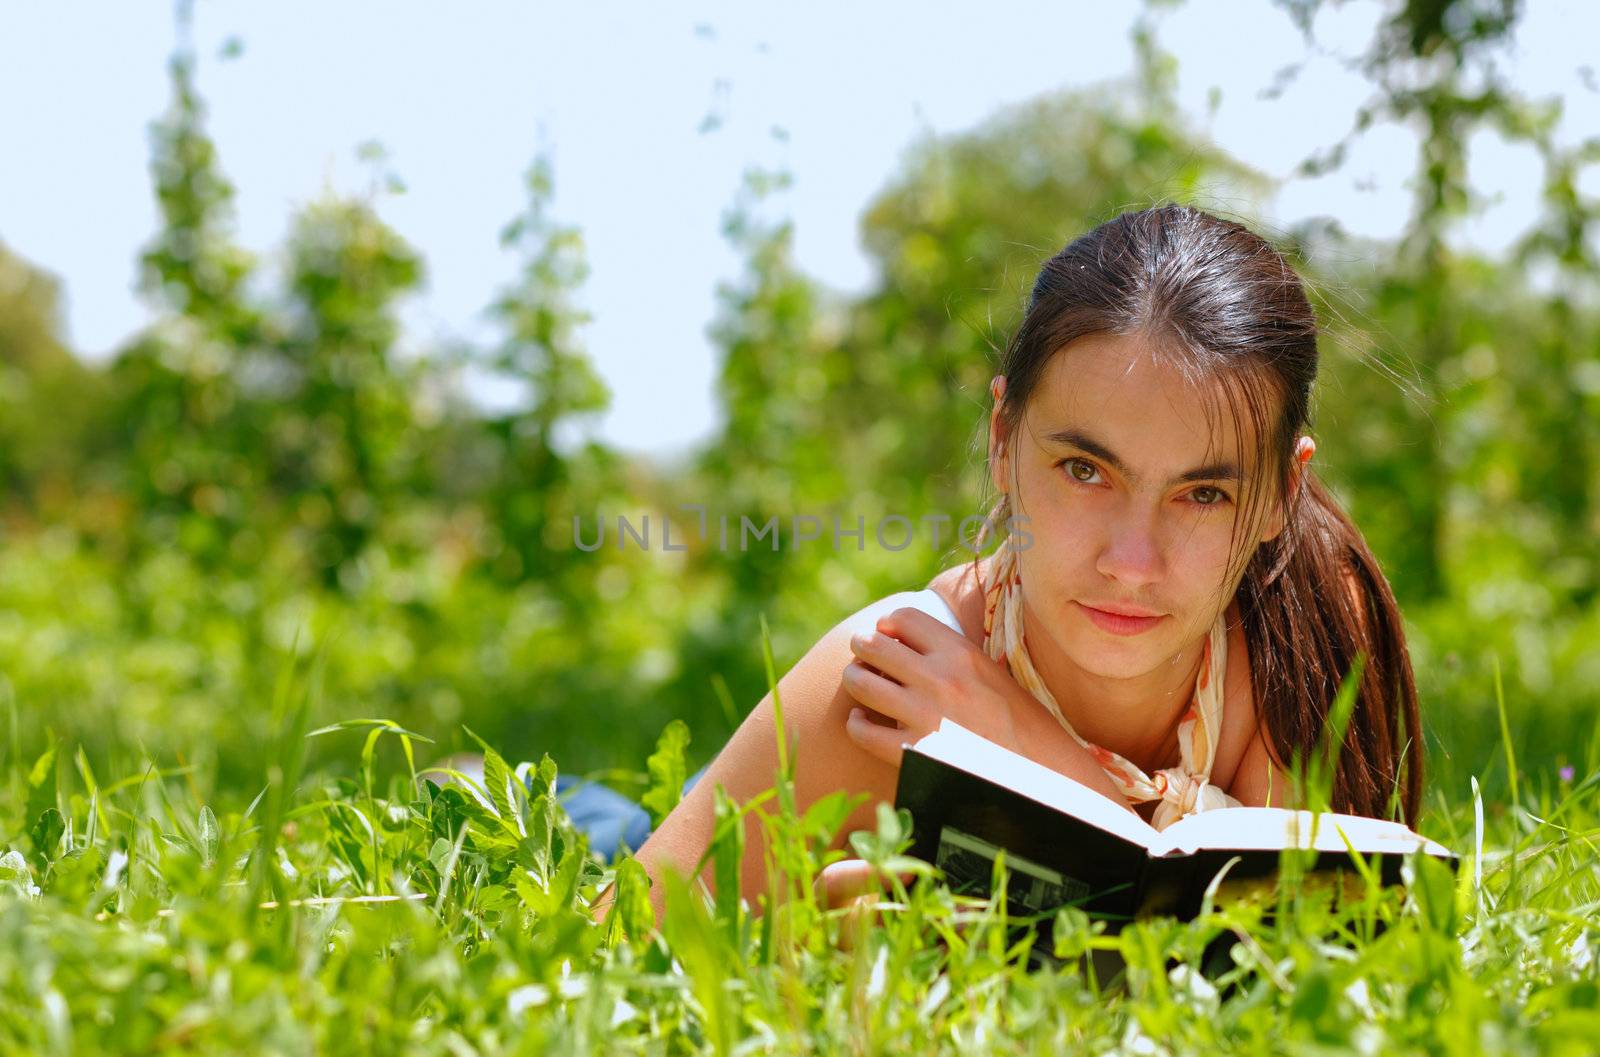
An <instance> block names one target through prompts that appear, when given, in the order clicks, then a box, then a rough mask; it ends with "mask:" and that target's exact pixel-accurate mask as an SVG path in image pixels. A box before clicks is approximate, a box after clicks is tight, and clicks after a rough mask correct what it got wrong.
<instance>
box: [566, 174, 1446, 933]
mask: <svg viewBox="0 0 1600 1057" xmlns="http://www.w3.org/2000/svg"><path fill="white" fill-rule="evenodd" d="M1316 370H1317V327H1316V320H1315V315H1314V313H1313V311H1312V308H1311V305H1310V303H1309V302H1308V300H1307V298H1306V296H1305V293H1304V291H1303V289H1302V285H1301V282H1300V280H1299V278H1298V276H1297V275H1296V274H1295V272H1294V271H1293V269H1292V268H1291V267H1290V266H1289V265H1288V263H1287V262H1286V261H1285V260H1284V259H1283V257H1282V256H1280V255H1279V254H1278V253H1277V252H1276V251H1275V250H1274V249H1273V248H1272V247H1271V246H1270V245H1269V244H1268V243H1267V242H1266V241H1264V240H1263V239H1261V238H1260V237H1258V236H1257V235H1255V234H1252V233H1251V232H1250V231H1249V230H1247V229H1246V228H1244V227H1242V226H1241V225H1239V224H1236V223H1233V222H1231V221H1227V220H1223V219H1220V218H1218V217H1215V216H1212V215H1210V214H1208V213H1205V212H1202V211H1199V210H1196V209H1193V208H1189V207H1184V206H1177V205H1171V204H1169V205H1164V206H1161V207H1158V208H1151V209H1147V210H1144V211H1141V212H1130V213H1125V214H1123V215H1121V216H1119V217H1117V218H1115V219H1113V220H1111V221H1108V222H1107V223H1104V224H1102V225H1100V226H1099V227H1097V228H1095V229H1094V230H1093V231H1090V232H1088V233H1087V234H1085V235H1083V236H1081V237H1080V238H1078V239H1076V240H1075V241H1073V242H1072V243H1071V244H1070V245H1068V246H1067V247H1066V248H1065V249H1063V250H1062V251H1061V252H1060V253H1058V254H1056V255H1055V256H1054V257H1052V258H1051V259H1050V260H1048V261H1047V262H1045V264H1044V266H1043V268H1042V269H1041V271H1040V273H1039V276H1038V279H1037V281H1036V282H1035V284H1034V288H1033V293H1032V296H1031V297H1030V299H1029V303H1028V308H1027V312H1026V315H1025V317H1024V318H1023V321H1022V323H1021V326H1020V328H1019V329H1018V331H1017V332H1016V334H1015V335H1014V337H1013V339H1012V340H1011V342H1010V343H1009V346H1008V347H1007V349H1006V350H1005V353H1004V358H1003V361H1002V363H1001V365H1000V373H999V375H998V376H997V377H996V378H995V379H994V381H993V383H992V385H991V390H990V392H991V395H992V397H993V400H994V406H993V408H992V410H991V413H990V417H989V449H988V450H989V463H988V465H989V470H990V479H991V481H992V484H993V486H994V488H995V489H996V491H997V493H998V496H997V498H996V500H995V502H994V505H993V507H992V509H991V511H990V515H989V518H988V521H987V522H986V524H985V526H984V530H983V532H982V533H980V535H979V538H978V540H977V541H975V545H974V547H973V550H974V553H981V552H982V550H983V548H984V544H985V542H986V540H987V539H988V537H989V536H990V535H991V534H992V533H998V532H1000V531H1001V530H1002V529H1003V530H1005V535H1004V538H1003V540H1002V541H1001V544H1000V546H999V548H998V550H996V551H995V552H994V553H993V554H991V555H989V556H987V557H984V558H976V557H975V558H974V559H973V560H972V561H971V562H968V563H963V564H961V565H958V566H955V567H953V568H950V569H947V570H945V571H944V572H942V573H940V574H939V575H938V576H936V577H935V578H934V579H933V581H932V582H931V583H930V584H929V585H928V588H927V589H926V590H925V591H922V592H907V593H905V594H901V595H892V596H890V597H888V598H886V599H883V600H880V601H879V602H877V603H874V604H873V605H872V606H869V607H867V608H866V609H864V610H862V611H861V612H859V613H857V614H854V615H853V616H851V617H849V618H847V619H845V620H843V621H841V622H840V623H839V624H838V625H837V626H835V627H834V628H833V629H832V630H830V631H829V632H828V633H827V634H825V635H824V636H823V637H822V638H821V639H820V640H819V641H818V642H817V643H816V645H815V646H813V647H812V648H811V649H810V650H809V651H808V652H807V653H806V654H805V656H804V657H802V658H801V659H800V660H799V662H797V663H796V664H795V665H794V667H793V668H792V669H791V670H790V671H789V672H788V673H787V674H785V675H784V676H783V677H782V679H780V680H779V683H778V689H779V693H780V694H781V695H782V700H783V712H784V718H785V721H786V723H787V725H788V729H789V742H790V745H791V747H792V751H793V755H794V769H795V782H796V794H797V798H798V802H799V807H800V808H801V809H802V810H804V809H805V808H806V807H807V806H808V805H810V804H811V803H812V802H813V801H815V800H816V799H817V798H819V797H821V796H823V795H825V794H828V793H831V792H833V791H835V790H840V789H842V790H847V791H849V792H852V793H866V794H868V799H867V801H866V802H865V803H863V804H862V805H861V806H860V807H859V808H858V809H857V810H856V811H855V812H854V813H853V814H852V815H851V816H850V818H849V819H848V820H847V823H846V825H845V827H844V829H843V831H842V832H841V834H840V837H839V840H840V842H841V845H842V842H843V840H844V835H845V834H847V833H849V832H850V831H851V830H853V829H858V828H865V827H869V826H871V825H872V824H873V819H874V817H875V810H876V804H877V802H878V801H880V800H882V801H890V802H892V800H893V797H894V788H895V780H896V776H897V771H898V766H899V757H900V751H901V745H902V743H904V742H908V741H913V740H915V739H916V738H918V737H920V736H921V735H923V734H924V733H927V732H928V731H930V730H932V729H933V728H935V727H936V726H937V725H938V723H939V720H940V718H941V717H944V716H948V717H950V718H952V719H954V720H955V721H957V722H959V723H961V724H962V725H963V726H965V727H967V728H969V729H971V730H974V731H976V732H978V733H980V734H983V735H984V736H986V737H988V738H990V739H992V740H994V741H997V742H999V743H1000V744H1002V745H1005V746H1007V747H1008V748H1011V749H1014V750H1016V751H1018V752H1020V753H1022V754H1024V755H1026V756H1028V757H1030V758H1032V759H1034V760H1037V761H1038V762H1040V763H1042V764H1045V765H1046V766H1049V767H1052V768H1054V769H1055V770H1057V771H1060V772H1062V773H1064V774H1067V775H1069V776H1071V777H1073V778H1075V779H1077V780H1078V781H1081V782H1083V783H1084V784H1086V785H1088V786H1090V787H1091V788H1093V789H1096V790H1098V791H1099V792H1101V793H1102V794H1104V795H1105V796H1107V797H1109V798H1110V799H1112V800H1113V801H1115V802H1116V803H1118V804H1121V805H1123V806H1124V807H1126V808H1127V809H1128V810H1130V811H1133V812H1135V813H1137V814H1138V815H1140V816H1141V817H1142V818H1144V819H1146V820H1147V821H1150V822H1152V824H1154V825H1156V826H1157V827H1164V826H1165V825H1168V824H1170V823H1171V822H1172V821H1173V820H1174V819H1176V818H1179V817H1182V816H1183V815H1185V814H1189V813H1192V812H1195V811H1203V810H1208V809H1210V808H1214V807H1217V806H1221V805H1225V804H1235V803H1242V804H1248V805H1262V804H1267V803H1268V802H1269V799H1270V802H1271V803H1272V804H1273V805H1284V804H1286V803H1287V802H1288V800H1287V797H1288V794H1289V793H1290V789H1289V778H1288V775H1287V761H1288V760H1290V759H1291V757H1292V754H1294V753H1302V754H1304V753H1307V752H1309V751H1311V750H1312V749H1313V748H1314V746H1315V745H1316V744H1317V743H1318V740H1319V738H1320V737H1321V736H1322V733H1323V727H1324V724H1325V720H1326V717H1327V715H1328V711H1329V707H1330V705H1331V704H1332V701H1333V697H1334V694H1335V691H1336V689H1337V687H1338V684H1339V682H1340V680H1341V679H1342V678H1343V677H1344V676H1345V674H1346V673H1347V671H1348V670H1349V669H1350V666H1351V664H1352V662H1353V661H1354V659H1355V656H1356V654H1357V652H1358V651H1360V652H1362V653H1363V654H1364V655H1365V657H1366V663H1365V670H1364V673H1363V676H1362V679H1361V682H1360V687H1359V694H1358V698H1357V701H1356V704H1355V707H1354V712H1353V714H1352V716H1351V719H1350V722H1349V727H1348V732H1347V736H1346V741H1345V744H1344V748H1343V750H1342V752H1341V754H1340V758H1339V763H1338V768H1337V771H1336V773H1335V781H1334V786H1333V806H1334V808H1335V810H1341V811H1347V812H1351V813H1355V814H1363V815H1371V816H1377V817H1399V818H1401V819H1403V820H1404V821H1406V822H1407V823H1408V824H1411V825H1413V826H1414V825H1415V822H1416V814H1417V810H1418V806H1419V800H1420V796H1421V784H1422V766H1421V734H1420V722H1419V717H1418V710H1417V698H1416V688H1415V684H1414V680H1413V677H1412V672H1411V667H1410V662H1409V660H1408V657H1407V654H1406V646H1405V639H1404V635H1403V632H1402V628H1401V621H1400V616H1399V613H1398V612H1397V610H1396V607H1395V602H1394V597H1393V595H1392V593H1391V591H1390V589H1389V585H1388V583H1387V581H1386V580H1385V578H1384V576H1383V574H1382V572H1381V571H1380V570H1379V568H1378V564H1377V562H1376V560H1375V559H1374V558H1373V556H1372V554H1371V552H1370V551H1369V549H1368V548H1367V546H1366V544H1365V542H1364V541H1363V539H1362V537H1361V534H1360V532H1359V531H1358V530H1357V529H1356V528H1355V526H1354V525H1352V524H1351V522H1350V520H1349V519H1348V518H1347V517H1346V516H1345V514H1344V513H1343V512H1342V511H1341V510H1340V509H1339V507H1338V505H1337V504H1336V502H1335V501H1334V499H1333V498H1332V497H1331V496H1330V494H1329V493H1328V491H1327V490H1326V489H1325V488H1324V487H1323V486H1322V484H1320V483H1319V482H1318V480H1317V479H1316V476H1315V474H1314V473H1313V472H1312V471H1311V469H1310V467H1309V466H1308V465H1307V462H1308V460H1309V459H1310V458H1311V455H1312V453H1313V451H1314V450H1315V444H1314V442H1313V441H1312V440H1311V438H1310V436H1309V435H1308V433H1307V431H1308V429H1309V426H1310V423H1309V421H1308V413H1309V408H1310V404H1311V393H1312V382H1313V380H1314V378H1315V377H1316ZM957 628H959V630H956V629H957ZM777 763H778V748H777V741H776V732H775V726H774V721H773V711H772V700H771V695H768V697H766V698H764V699H763V700H762V701H761V702H760V704H759V705H758V706H757V707H756V709H755V710H754V711H753V712H752V713H751V714H750V715H749V717H748V718H747V719H746V720H745V722H744V723H743V724H742V725H741V726H740V727H739V729H738V730H737V731H736V732H735V734H734V736H733V737H732V739H731V740H730V741H729V743H728V744H727V746H726V747H725V748H724V749H723V750H722V752H721V753H720V754H719V755H718V756H717V757H716V759H715V760H714V761H713V762H712V763H711V764H710V765H709V767H708V769H707V770H706V771H705V772H704V780H702V781H699V782H697V783H696V784H695V785H693V787H692V788H691V789H689V791H688V792H687V794H686V795H685V797H684V799H683V800H682V802H681V803H680V804H679V805H678V806H677V808H675V809H674V810H673V811H672V812H671V813H670V814H669V815H668V816H667V817H666V818H665V819H664V820H663V821H662V824H661V825H660V827H659V828H658V829H657V830H656V831H655V832H654V833H652V834H650V836H649V838H648V839H647V840H646V841H645V842H644V844H643V846H642V847H640V848H639V850H638V852H637V857H638V858H639V860H640V862H641V863H643V865H644V866H645V869H646V871H647V872H648V873H650V874H651V875H652V877H653V879H655V880H657V882H658V883H657V884H656V885H654V886H653V890H652V899H654V900H655V902H656V911H657V914H658V916H659V914H660V913H661V910H662V907H661V903H660V898H661V896H660V891H661V886H660V884H659V877H660V873H661V871H662V870H663V869H664V868H667V867H671V868H673V869H676V870H678V871H680V872H683V873H687V872H688V871H690V870H691V869H692V868H693V866H694V864H695V863H696V862H697V860H698V859H699V858H700V856H701V854H702V853H703V852H704V850H705V849H706V847H707V846H708V844H709V842H710V839H711V835H712V824H713V803H714V800H713V790H714V789H715V788H716V787H717V786H719V785H720V786H723V787H724V788H725V789H726V790H727V791H728V793H729V794H730V795H731V796H732V797H733V798H734V799H735V800H737V801H739V802H743V801H745V800H747V799H749V798H751V797H754V796H755V795H757V794H758V793H760V792H762V791H764V790H766V789H768V788H769V787H771V785H772V784H773V777H774V773H775V770H776V767H777ZM697 777H699V776H697ZM747 827H748V828H747V832H746V842H745V855H744V862H743V888H744V891H743V893H742V894H743V895H744V896H745V898H746V899H748V900H749V901H750V903H751V905H752V906H754V905H756V897H757V895H758V894H760V893H762V892H764V891H765V890H766V875H765V863H764V839H763V833H762V830H761V828H760V825H759V822H758V821H757V820H755V819H754V818H751V819H750V820H749V822H748V823H747ZM860 867H861V864H859V863H854V864H851V863H846V864H837V865H836V866H835V867H833V868H830V870H829V871H828V875H827V877H826V878H825V880H826V881H827V884H828V887H829V889H830V892H831V893H832V894H833V895H834V896H836V897H837V896H840V895H842V894H848V893H849V891H851V890H853V887H854V886H857V885H858V884H859V882H860V880H861V870H860ZM703 879H704V881H705V883H706V884H707V885H708V886H710V885H711V884H712V880H711V878H710V876H709V870H707V871H706V873H705V874H704V875H703ZM606 902H608V895H607V896H602V899H601V900H600V902H599V904H597V907H596V910H597V913H598V912H599V911H601V910H603V906H604V904H605V903H606Z"/></svg>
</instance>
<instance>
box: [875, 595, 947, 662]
mask: <svg viewBox="0 0 1600 1057" xmlns="http://www.w3.org/2000/svg"><path fill="white" fill-rule="evenodd" d="M875 627H877V629H878V631H879V632H881V633H882V634H884V635H888V636H892V637H893V638H894V639H896V640H898V641H899V642H900V644H901V645H903V646H904V647H905V648H907V649H910V650H914V651H916V652H917V653H919V654H928V653H932V652H933V651H934V650H935V649H936V648H938V647H939V646H940V645H941V644H950V643H954V644H957V645H959V644H961V643H966V644H967V645H971V641H970V640H969V639H968V638H967V637H966V636H965V635H963V634H961V632H959V631H957V630H955V629H954V628H952V627H951V626H950V625H948V624H946V623H945V622H944V621H942V620H940V619H939V618H938V617H936V616H933V615H932V614H931V613H924V612H923V611H922V610H920V609H916V608H914V607H912V606H901V607H900V608H899V609H896V610H894V611H893V612H891V613H886V614H884V615H883V616H881V617H879V618H878V622H877V624H876V625H875Z"/></svg>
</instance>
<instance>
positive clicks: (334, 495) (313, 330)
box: [262, 199, 426, 586]
mask: <svg viewBox="0 0 1600 1057" xmlns="http://www.w3.org/2000/svg"><path fill="white" fill-rule="evenodd" d="M287 256H288V276H287V282H288V305H287V307H286V311H285V321H284V334H283V338H282V354H283V359H284V362H285V363H286V364H287V366H288V368H289V370H290V372H291V374H290V381H289V384H288V386H287V399H286V400H284V401H283V402H282V403H281V404H278V405H275V406H273V407H272V409H271V412H270V415H268V416H267V417H266V420H265V421H263V422H262V426H263V427H264V428H265V430H266V433H265V434H264V435H265V436H266V437H267V438H269V442H270V447H271V450H272V453H273V456H274V459H275V466H274V471H275V473H274V483H275V484H276V485H277V487H278V488H279V489H281V490H282V492H283V493H284V494H285V495H286V496H288V497H290V498H291V499H292V501H293V502H294V504H295V514H296V520H297V521H298V523H299V525H300V526H301V528H303V529H305V530H308V531H309V532H310V533H311V534H312V537H313V540H314V542H313V545H312V554H313V558H314V560H315V562H316V564H317V565H318V567H319V568H320V569H321V570H322V572H323V576H324V577H325V579H326V580H327V582H328V584H329V586H333V585H335V584H337V583H338V582H339V581H340V578H341V577H344V578H346V579H348V578H349V577H351V576H354V575H356V574H357V571H356V569H355V567H354V566H353V565H352V564H350V563H352V562H354V561H355V560H356V559H357V558H359V556H360V555H361V552H362V550H363V549H364V548H365V547H366V545H367V544H368V543H369V541H371V539H372V538H373V536H374V534H375V533H376V532H377V531H378V527H379V525H380V523H381V522H382V521H383V519H384V517H385V516H386V515H389V514H392V513H394V508H395V505H396V504H397V503H400V502H407V501H410V500H411V499H412V498H413V496H412V495H411V493H410V492H409V490H408V489H407V488H406V487H405V486H406V485H408V484H409V483H410V482H411V480H412V478H413V474H414V471H415V460H417V459H418V458H419V455H420V452H421V450H422V445H421V443H420V440H421V438H420V437H419V435H418V430H417V429H416V428H415V422H414V415H413V408H412V404H411V397H410V392H411V390H412V388H413V387H414V379H413V375H414V374H416V373H418V372H420V371H424V370H426V366H425V365H415V369H410V368H411V367H412V365H404V364H401V363H398V362H396V359H395V355H394V347H395V343H396V339H397V338H398V336H399V322H398V320H397V318H396V315H395V307H396V302H397V301H398V299H399V298H401V297H402V296H404V295H405V294H406V293H408V292H410V291H412V290H414V289H415V288H416V287H417V286H418V285H419V284H420V283H421V281H422V262H421V259H420V258H419V257H418V256H417V254H416V252H415V251H414V250H413V249H412V248H411V247H410V246H409V245H407V244H406V242H405V241H404V240H403V239H402V238H401V237H400V236H399V235H398V234H396V233H395V232H394V231H393V230H392V229H391V228H389V227H388V226H387V225H385V224H384V223H383V221H381V220H380V219H379V218H378V216H377V213H376V212H375V211H374V209H373V207H372V206H371V204H369V203H367V202H362V201H347V200H339V199H325V200H323V201H320V202H316V203H313V204H312V205H310V206H308V207H306V208H305V209H303V210H302V211H301V212H300V214H299V215H298V216H297V217H296V218H295V219H294V222H293V225H292V227H291V231H290V235H289V240H288V247H287Z"/></svg>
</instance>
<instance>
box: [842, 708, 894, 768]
mask: <svg viewBox="0 0 1600 1057" xmlns="http://www.w3.org/2000/svg"><path fill="white" fill-rule="evenodd" d="M844 730H845V733H846V734H848V735H850V740H851V741H853V742H855V743H856V744H857V745H859V746H861V747H862V748H863V749H865V750H866V751H867V753H868V754H869V755H871V756H874V757H876V758H878V759H880V760H882V761H883V762H884V763H887V764H889V765H890V766H893V767H898V766H899V765H900V754H901V744H902V743H903V742H905V741H907V740H908V739H907V737H906V732H905V731H903V730H900V729H899V728H897V727H886V726H884V725H883V724H881V723H874V722H873V721H872V720H870V719H868V718H867V710H866V709H864V708H861V707H860V706H857V707H855V708H852V709H851V710H850V716H849V718H848V719H846V720H845V722H844Z"/></svg>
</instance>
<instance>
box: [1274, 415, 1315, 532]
mask: <svg viewBox="0 0 1600 1057" xmlns="http://www.w3.org/2000/svg"><path fill="white" fill-rule="evenodd" d="M1316 450H1317V442H1316V441H1314V440H1312V439H1311V438H1310V437H1301V438H1300V439H1299V440H1298V441H1297V442H1296V443H1295V446H1294V460H1293V461H1292V463H1291V464H1290V466H1289V499H1290V500H1293V499H1294V497H1295V495H1296V493H1298V492H1299V491H1300V483H1301V482H1302V481H1303V480H1304V479H1305V473H1306V463H1308V462H1310V461H1311V456H1312V455H1313V454H1315V453H1316ZM1285 505H1286V504H1284V503H1278V504H1276V505H1275V506H1274V508H1273V511H1272V517H1271V519H1270V520H1269V521H1268V522H1267V530H1266V532H1265V533H1264V534H1263V535H1262V537H1261V542H1263V543H1265V542H1267V541H1268V540H1271V539H1277V538H1278V534H1279V533H1281V532H1282V531H1283V525H1284V521H1285V518H1286V517H1287V511H1286V510H1285Z"/></svg>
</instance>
